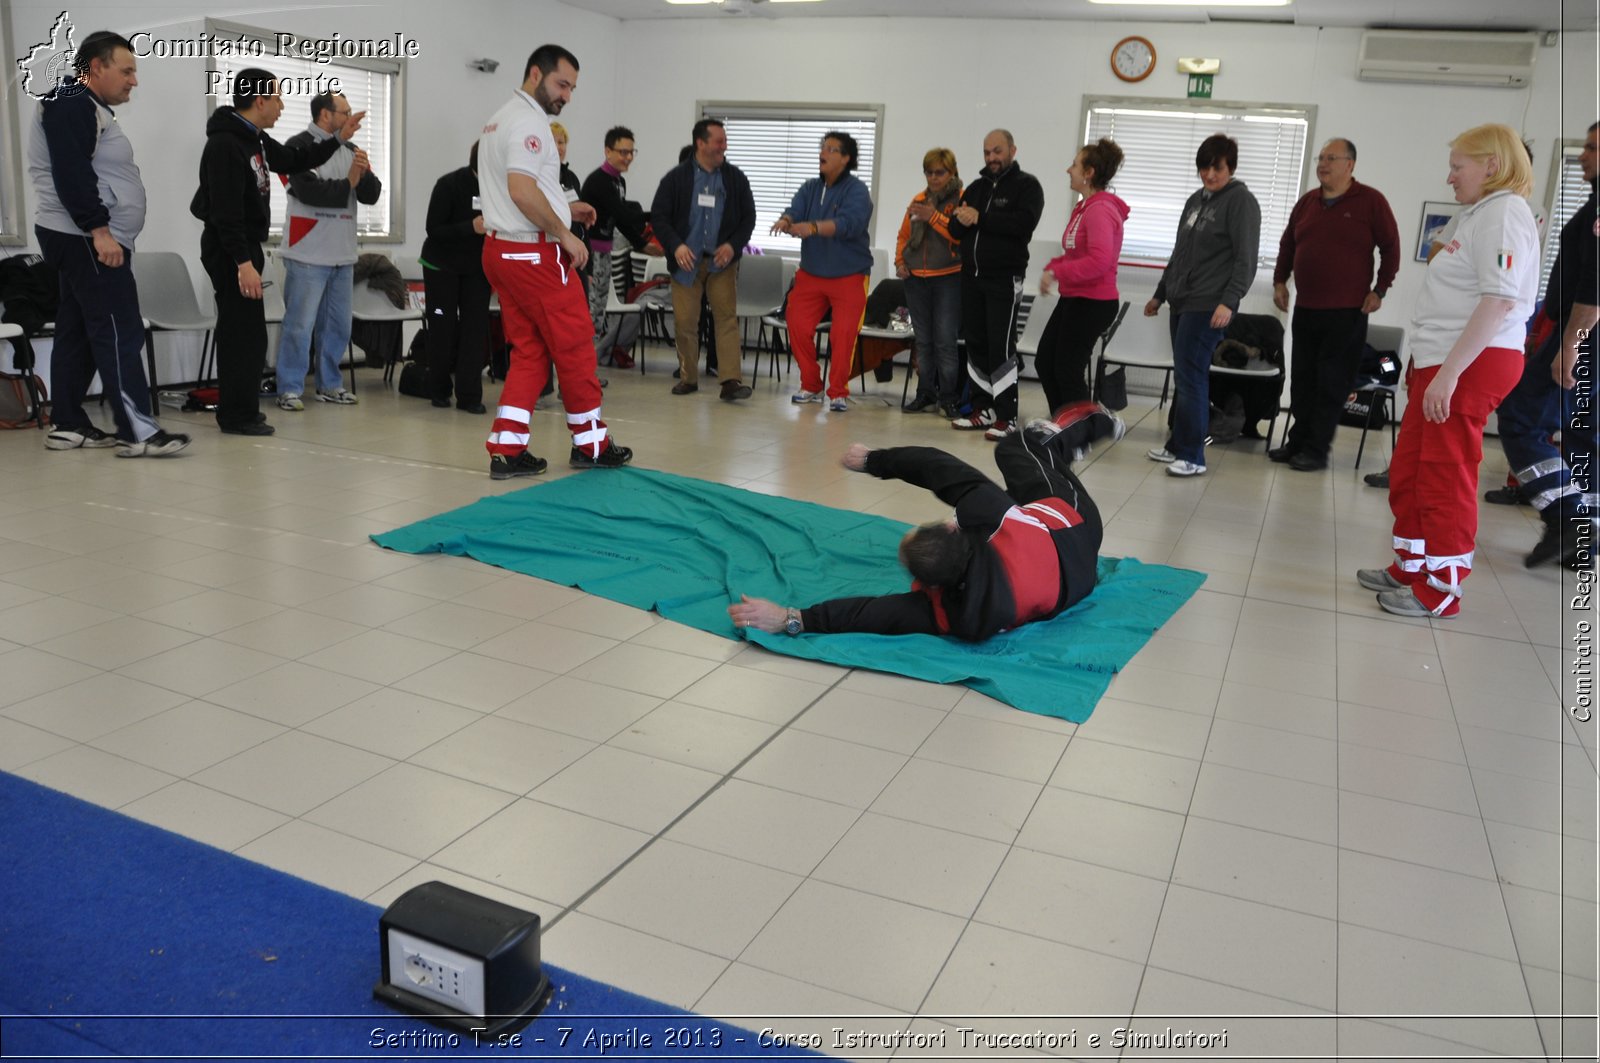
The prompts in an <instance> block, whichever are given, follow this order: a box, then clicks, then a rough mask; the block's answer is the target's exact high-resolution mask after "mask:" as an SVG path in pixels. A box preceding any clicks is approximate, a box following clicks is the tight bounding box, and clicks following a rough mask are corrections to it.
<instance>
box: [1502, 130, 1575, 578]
mask: <svg viewBox="0 0 1600 1063" xmlns="http://www.w3.org/2000/svg"><path fill="white" fill-rule="evenodd" d="M1578 167H1579V170H1580V171H1581V172H1582V174H1583V179H1584V181H1585V182H1586V183H1587V184H1588V185H1589V198H1588V200H1587V201H1586V202H1585V203H1584V204H1583V205H1582V206H1580V207H1579V208H1578V209H1577V211H1576V212H1575V213H1574V214H1573V215H1572V217H1571V218H1570V219H1568V221H1567V223H1566V224H1565V225H1564V226H1562V228H1561V238H1560V244H1559V245H1558V250H1557V252H1556V260H1555V264H1554V265H1553V266H1552V267H1551V270H1550V285H1549V288H1548V290H1547V292H1546V294H1545V300H1544V308H1543V311H1542V313H1543V316H1544V317H1546V318H1548V319H1549V320H1548V322H1547V325H1548V326H1549V327H1550V338H1549V340H1547V341H1546V342H1545V343H1543V344H1542V345H1541V346H1539V347H1538V349H1537V350H1535V351H1534V352H1533V353H1532V354H1531V355H1530V356H1529V357H1528V360H1527V362H1526V363H1525V364H1524V366H1523V370H1522V379H1521V380H1520V381H1519V382H1518V384H1517V386H1516V387H1515V388H1513V389H1512V391H1511V394H1509V395H1507V396H1506V397H1505V399H1504V400H1502V401H1501V403H1500V410H1499V414H1498V416H1499V422H1500V445H1501V446H1502V447H1503V448H1504V449H1505V452H1506V458H1507V459H1508V460H1509V461H1510V462H1511V474H1512V475H1513V476H1515V477H1516V480H1517V487H1518V488H1519V489H1520V490H1521V492H1522V494H1523V495H1524V497H1526V498H1527V499H1528V501H1529V502H1530V503H1531V504H1532V505H1533V507H1534V508H1535V509H1537V510H1538V511H1539V519H1540V520H1541V521H1542V522H1543V523H1544V533H1543V535H1542V536H1541V537H1540V539H1539V542H1538V544H1537V545H1536V546H1534V548H1533V550H1532V551H1530V552H1529V554H1528V556H1527V557H1526V558H1524V559H1523V564H1524V565H1526V566H1527V567H1528V568H1538V567H1539V566H1541V565H1548V564H1550V563H1551V562H1553V561H1559V562H1561V564H1563V565H1566V566H1567V567H1568V568H1573V569H1584V568H1593V567H1594V562H1595V538H1596V530H1597V525H1596V521H1595V517H1596V513H1597V511H1600V499H1597V498H1596V496H1595V478H1594V462H1595V421H1594V397H1593V396H1594V370H1595V358H1594V340H1593V338H1592V336H1593V332H1594V328H1595V326H1596V324H1600V269H1597V265H1596V259H1597V257H1600V256H1597V250H1600V242H1597V241H1596V240H1595V237H1596V236H1597V235H1600V221H1596V218H1595V193H1596V189H1597V188H1600V183H1597V182H1600V122H1596V123H1594V124H1593V125H1591V126H1590V127H1589V132H1588V134H1587V135H1586V136H1585V137H1584V141H1583V150H1582V151H1581V152H1579V154H1578ZM1579 381H1582V382H1583V388H1582V390H1581V391H1580V390H1578V383H1579ZM1558 431H1559V432H1560V433H1561V446H1560V448H1557V447H1556V446H1555V445H1554V444H1552V443H1551V442H1550V436H1551V435H1553V434H1554V433H1555V432H1558Z"/></svg>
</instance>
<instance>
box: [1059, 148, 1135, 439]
mask: <svg viewBox="0 0 1600 1063" xmlns="http://www.w3.org/2000/svg"><path fill="white" fill-rule="evenodd" d="M1121 165H1122V149H1121V148H1119V147H1117V145H1116V143H1115V142H1114V141H1111V140H1108V139H1106V138H1104V137H1102V138H1101V139H1100V140H1098V141H1096V142H1095V143H1093V144H1090V145H1087V146H1086V147H1084V148H1083V149H1082V150H1080V151H1079V152H1078V157H1077V158H1076V159H1074V160H1073V163H1072V166H1071V167H1070V168H1069V169H1068V170H1067V175H1068V176H1069V177H1070V178H1071V179H1072V190H1073V191H1074V192H1076V193H1078V195H1080V196H1082V197H1083V198H1082V199H1081V200H1079V201H1078V205H1077V206H1076V207H1074V208H1072V217H1071V218H1069V219H1068V220H1067V231H1066V232H1065V233H1063V234H1062V236H1061V250H1062V254H1060V255H1058V256H1057V257H1055V258H1053V259H1051V260H1050V261H1049V263H1048V264H1046V265H1045V267H1044V275H1043V276H1042V277H1040V278H1039V291H1040V293H1041V294H1043V295H1049V294H1050V292H1051V290H1052V289H1053V288H1054V289H1057V290H1059V292H1060V295H1061V301H1060V302H1058V303H1056V308H1055V310H1054V311H1052V312H1051V314H1050V322H1049V324H1047V325H1045V329H1044V334H1043V335H1042V336H1040V337H1039V356H1038V369H1039V382H1040V383H1041V384H1043V385H1044V397H1045V401H1046V402H1048V403H1049V404H1050V410H1051V412H1052V413H1053V412H1054V411H1056V410H1059V409H1060V408H1061V407H1062V406H1064V405H1066V404H1067V403H1071V402H1081V401H1083V400H1086V399H1088V398H1089V356H1090V355H1091V354H1092V353H1093V351H1094V341H1095V340H1096V339H1098V338H1099V336H1100V334H1101V333H1102V332H1104V331H1105V330H1106V329H1107V328H1108V327H1109V326H1110V324H1111V322H1112V321H1113V320H1114V319H1115V318H1116V316H1117V303H1118V298H1119V297H1118V293H1117V259H1118V258H1119V257H1121V255H1122V223H1123V221H1124V220H1126V219H1127V217H1128V205H1127V204H1126V203H1124V202H1123V201H1122V200H1121V199H1119V198H1117V196H1116V195H1115V194H1114V193H1111V192H1108V191H1106V186H1107V185H1109V184H1110V183H1111V178H1113V177H1114V176H1116V173H1117V168H1118V167H1119V166H1121Z"/></svg>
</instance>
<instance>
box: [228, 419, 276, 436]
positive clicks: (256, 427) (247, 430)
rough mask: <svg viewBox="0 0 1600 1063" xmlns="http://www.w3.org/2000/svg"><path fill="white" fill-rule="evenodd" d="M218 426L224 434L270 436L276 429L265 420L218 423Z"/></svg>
mask: <svg viewBox="0 0 1600 1063" xmlns="http://www.w3.org/2000/svg"><path fill="white" fill-rule="evenodd" d="M218 428H219V429H220V430H221V432H222V434H223V435H225V436H270V435H271V434H272V433H273V432H276V431H277V429H276V428H273V427H272V426H271V425H270V424H268V423H267V422H266V421H251V422H250V423H249V424H237V425H219V426H218Z"/></svg>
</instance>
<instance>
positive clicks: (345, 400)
mask: <svg viewBox="0 0 1600 1063" xmlns="http://www.w3.org/2000/svg"><path fill="white" fill-rule="evenodd" d="M317 401H318V402H331V403H334V404H335V405H338V406H354V405H355V404H356V403H358V402H360V401H361V400H360V399H358V398H356V395H355V392H353V391H346V390H345V389H344V388H340V389H339V390H337V391H323V390H322V389H321V388H318V389H317Z"/></svg>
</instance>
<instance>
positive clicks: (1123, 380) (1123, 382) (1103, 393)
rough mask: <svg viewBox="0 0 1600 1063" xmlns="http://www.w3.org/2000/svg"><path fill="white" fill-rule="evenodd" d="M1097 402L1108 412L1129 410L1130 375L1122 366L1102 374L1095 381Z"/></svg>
mask: <svg viewBox="0 0 1600 1063" xmlns="http://www.w3.org/2000/svg"><path fill="white" fill-rule="evenodd" d="M1095 384H1096V387H1095V391H1096V392H1097V394H1096V395H1095V401H1096V402H1098V403H1100V405H1102V406H1104V407H1105V408H1106V409H1108V410H1125V409H1127V408H1128V373H1127V371H1126V370H1125V369H1123V368H1122V366H1120V365H1119V366H1117V367H1116V368H1115V369H1112V370H1109V371H1106V372H1102V373H1101V374H1100V379H1099V380H1097V381H1095Z"/></svg>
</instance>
